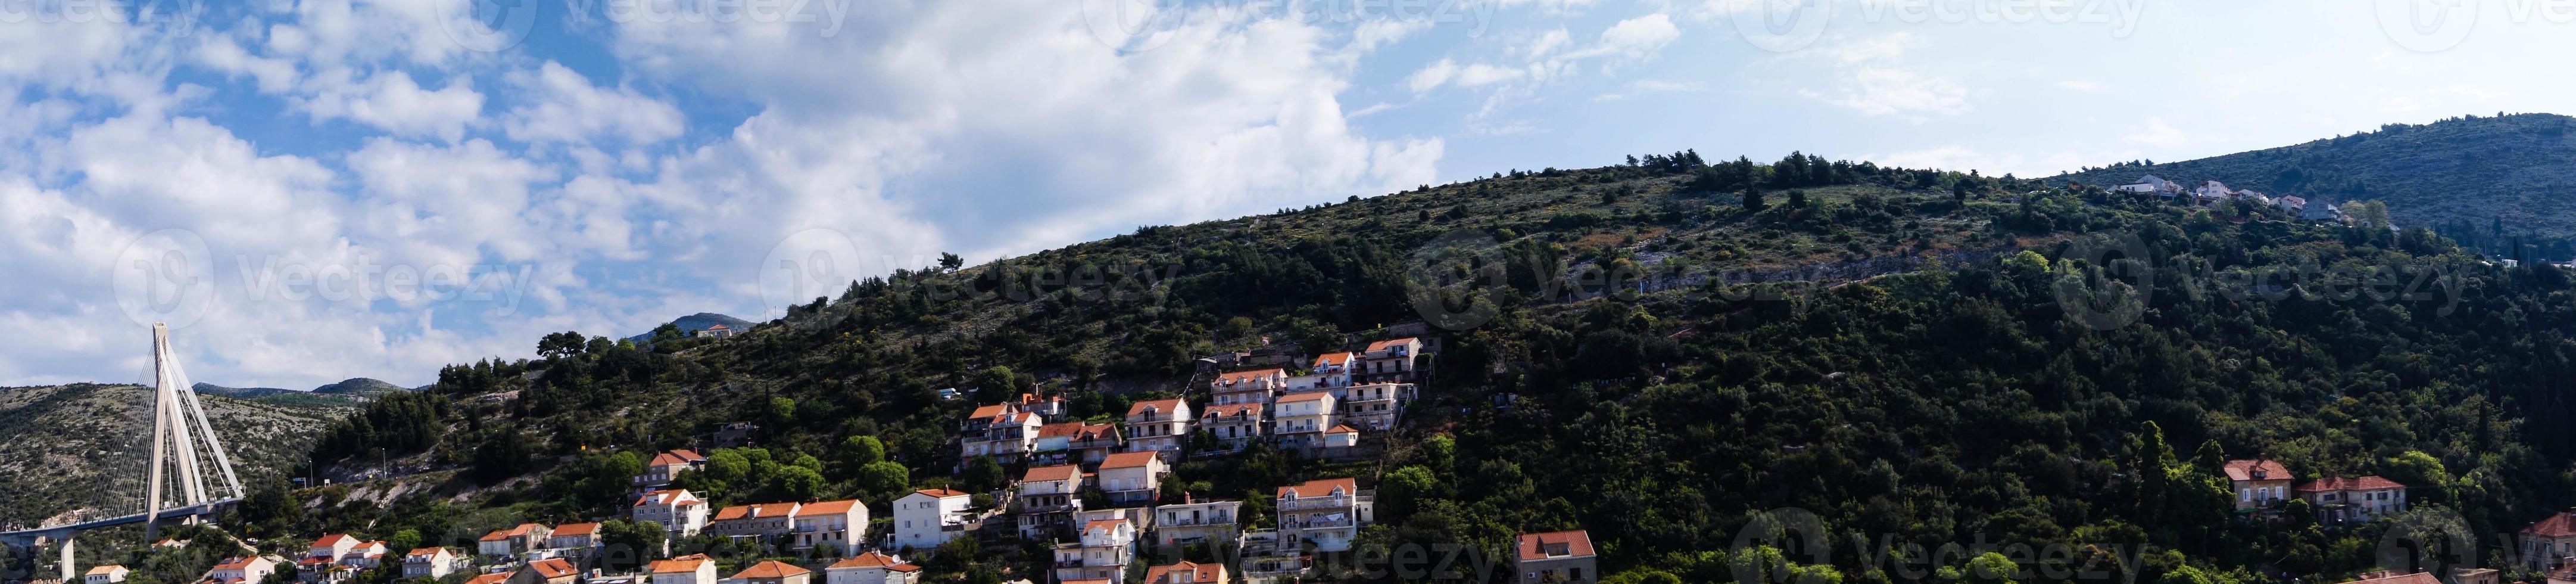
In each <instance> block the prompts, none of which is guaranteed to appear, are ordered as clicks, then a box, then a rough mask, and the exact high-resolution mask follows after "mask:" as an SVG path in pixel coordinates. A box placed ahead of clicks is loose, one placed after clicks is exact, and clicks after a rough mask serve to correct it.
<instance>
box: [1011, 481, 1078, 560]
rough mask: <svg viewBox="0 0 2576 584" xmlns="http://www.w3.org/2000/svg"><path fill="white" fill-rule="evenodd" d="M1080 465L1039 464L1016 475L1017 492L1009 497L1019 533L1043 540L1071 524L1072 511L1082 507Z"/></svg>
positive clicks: (1027, 537) (1026, 536) (1070, 526)
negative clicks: (1017, 480) (1017, 476)
mask: <svg viewBox="0 0 2576 584" xmlns="http://www.w3.org/2000/svg"><path fill="white" fill-rule="evenodd" d="M1082 478H1083V476H1082V467H1078V466H1073V465H1070V464H1068V465H1061V466H1042V467H1038V468H1032V469H1029V471H1028V472H1027V473H1024V474H1022V475H1021V476H1020V485H1019V487H1020V491H1019V494H1018V495H1017V496H1015V497H1013V498H1012V499H1011V507H1012V514H1013V515H1015V516H1017V518H1018V521H1019V527H1020V537H1021V538H1023V539H1033V540H1041V541H1044V540H1047V539H1051V538H1053V537H1054V536H1055V534H1058V533H1062V532H1064V531H1066V530H1069V529H1071V528H1072V524H1073V519H1072V518H1073V512H1075V511H1080V510H1082V497H1081V496H1080V495H1079V494H1080V493H1081V492H1082Z"/></svg>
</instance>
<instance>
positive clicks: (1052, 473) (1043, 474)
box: [1020, 464, 1082, 482]
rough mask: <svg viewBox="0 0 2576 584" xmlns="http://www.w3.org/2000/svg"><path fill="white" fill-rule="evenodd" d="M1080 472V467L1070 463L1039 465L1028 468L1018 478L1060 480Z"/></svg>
mask: <svg viewBox="0 0 2576 584" xmlns="http://www.w3.org/2000/svg"><path fill="white" fill-rule="evenodd" d="M1081 473H1082V467H1079V466H1074V465H1070V464H1067V465H1060V466H1041V467H1036V468H1031V469H1029V472H1028V473H1026V474H1023V475H1020V480H1021V481H1023V482H1038V481H1061V480H1068V479H1072V478H1073V477H1074V475H1077V474H1081Z"/></svg>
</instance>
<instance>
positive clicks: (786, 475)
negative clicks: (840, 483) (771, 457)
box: [775, 464, 824, 501]
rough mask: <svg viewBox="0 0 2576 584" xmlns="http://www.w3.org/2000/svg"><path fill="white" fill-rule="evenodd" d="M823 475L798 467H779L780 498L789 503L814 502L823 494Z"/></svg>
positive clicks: (778, 485) (778, 488)
mask: <svg viewBox="0 0 2576 584" xmlns="http://www.w3.org/2000/svg"><path fill="white" fill-rule="evenodd" d="M823 483H824V481H823V473H820V472H815V471H814V469H812V468H807V467H804V466H798V465H792V464H791V465H786V466H781V467H778V480H777V481H776V485H775V486H776V487H777V491H778V497H779V498H780V499H784V500H788V501H812V500H814V499H815V497H817V496H818V495H820V494H822V492H823Z"/></svg>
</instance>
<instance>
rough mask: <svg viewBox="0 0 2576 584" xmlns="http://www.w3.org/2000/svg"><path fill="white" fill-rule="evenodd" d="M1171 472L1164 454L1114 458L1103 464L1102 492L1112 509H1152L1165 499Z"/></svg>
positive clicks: (1114, 456)
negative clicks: (1157, 500) (1166, 477)
mask: <svg viewBox="0 0 2576 584" xmlns="http://www.w3.org/2000/svg"><path fill="white" fill-rule="evenodd" d="M1171 471H1172V467H1171V465H1170V463H1166V462H1163V453H1161V452H1154V451H1145V452H1121V453H1118V454H1112V455H1109V460H1106V461H1102V462H1101V463H1100V474H1099V480H1100V490H1101V491H1103V492H1106V493H1108V494H1109V504H1110V505H1115V506H1122V507H1132V506H1138V505H1151V504H1153V503H1154V500H1155V498H1157V497H1160V496H1161V495H1162V492H1163V491H1162V489H1163V475H1164V474H1165V473H1169V472H1171Z"/></svg>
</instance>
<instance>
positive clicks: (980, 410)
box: [966, 404, 1009, 419]
mask: <svg viewBox="0 0 2576 584" xmlns="http://www.w3.org/2000/svg"><path fill="white" fill-rule="evenodd" d="M1008 410H1009V408H1008V407H1006V406H1004V405H1003V404H993V405H989V406H978V407H976V408H975V411H974V412H972V413H968V414H966V417H967V418H970V419H982V418H991V417H995V416H1000V415H1002V412H1004V411H1008Z"/></svg>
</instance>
